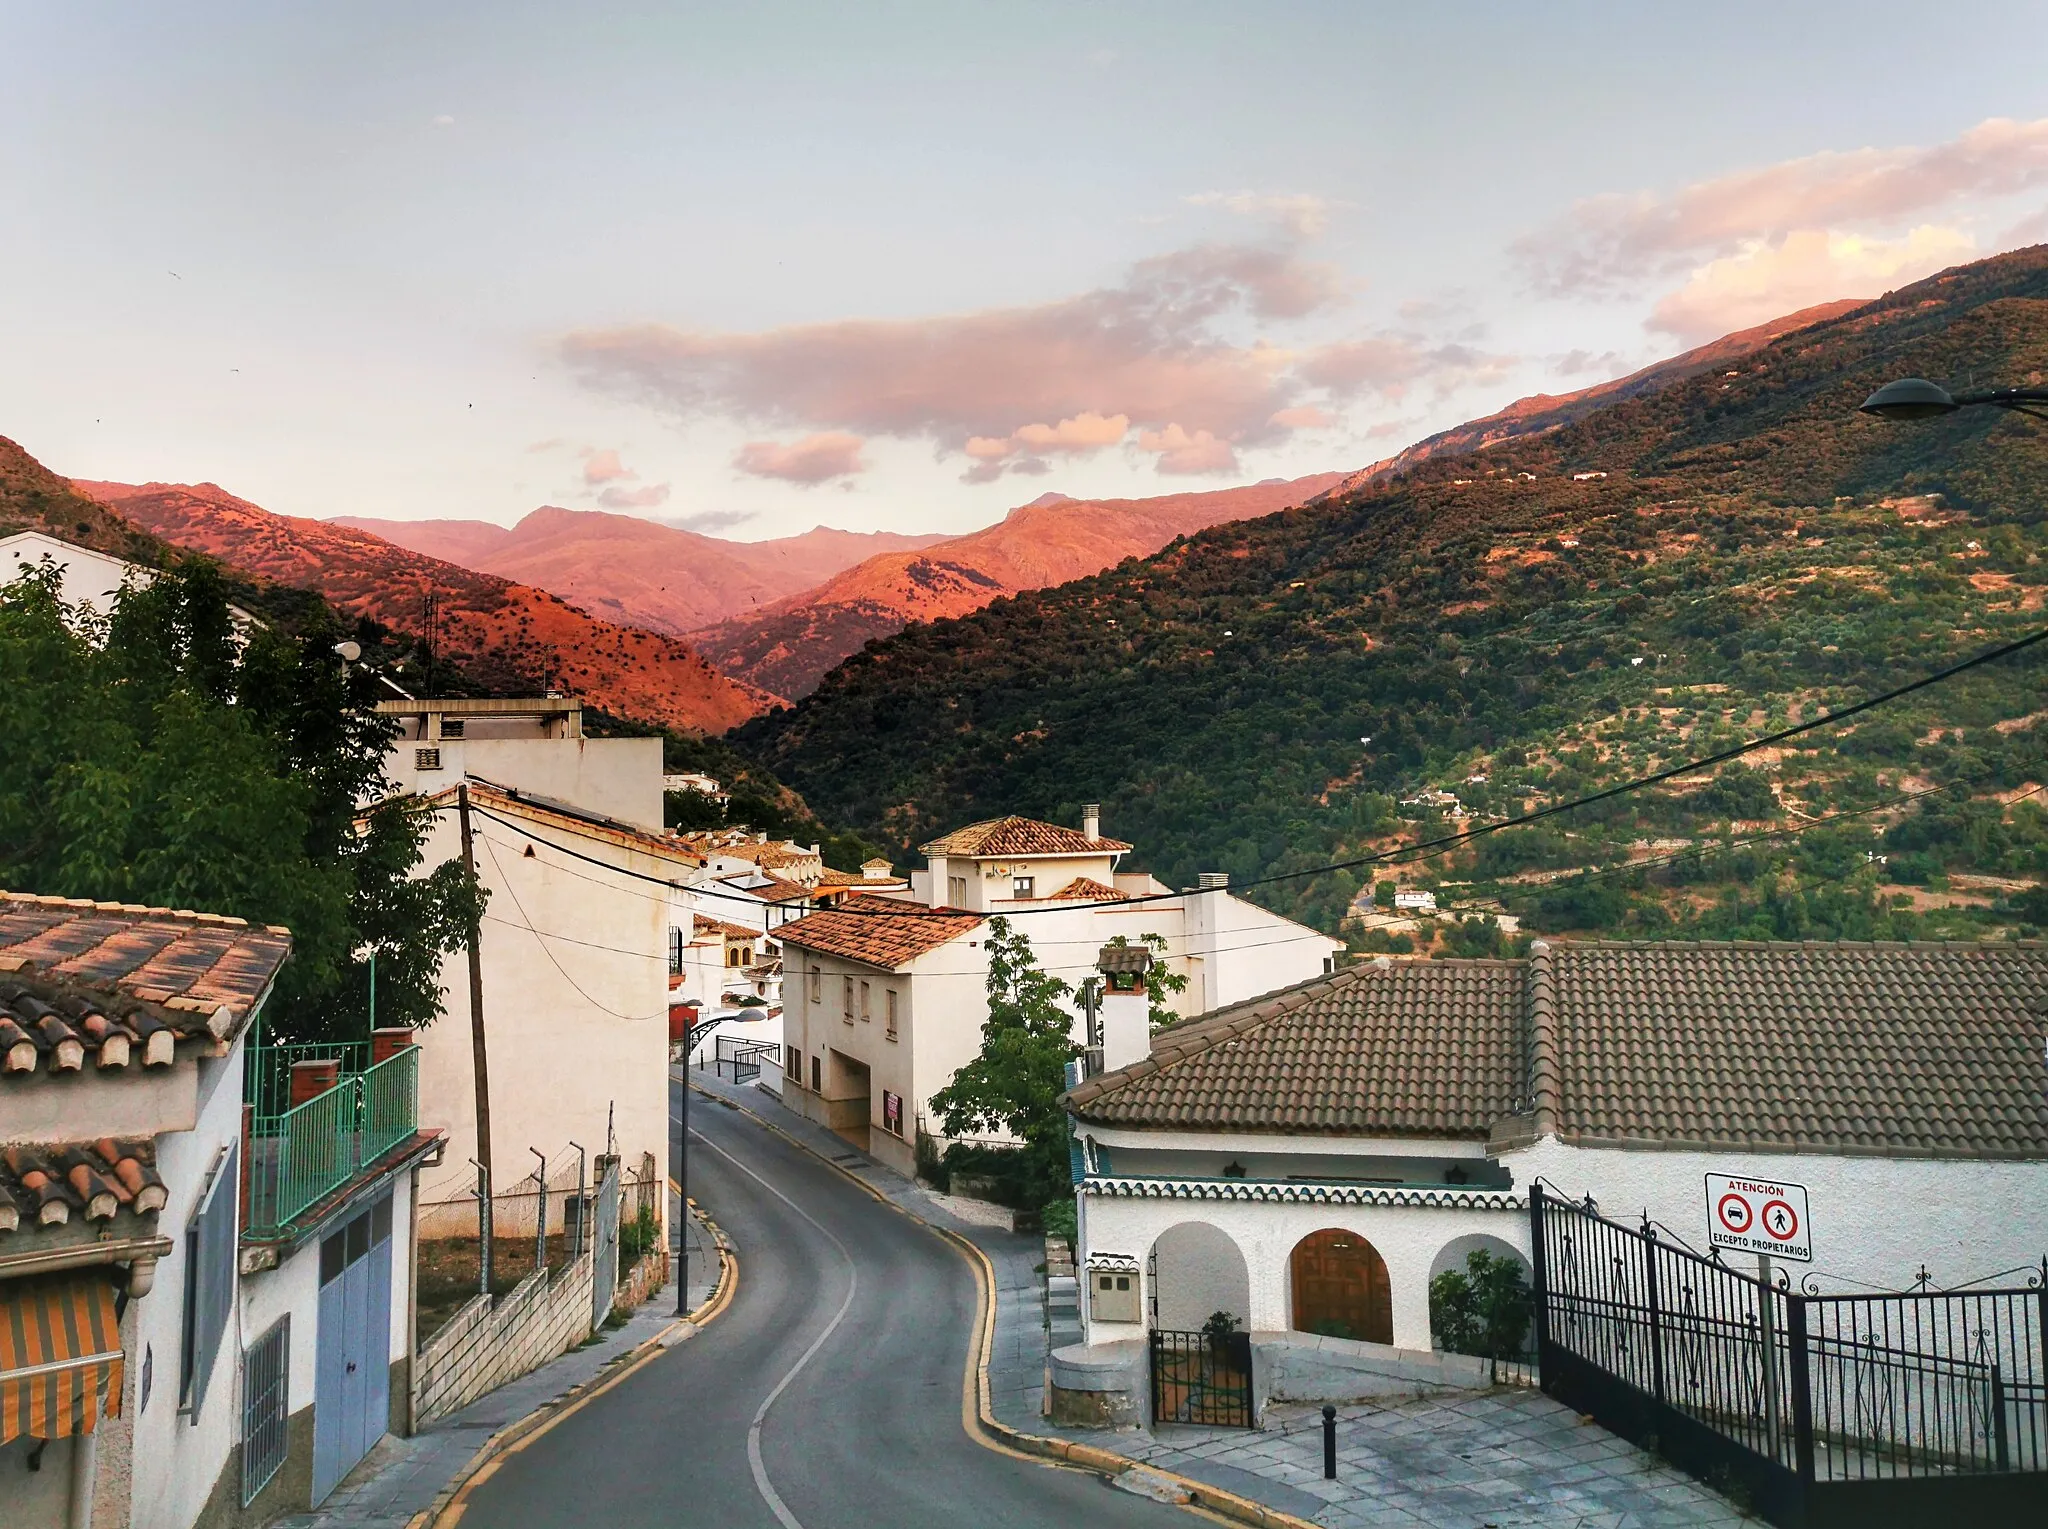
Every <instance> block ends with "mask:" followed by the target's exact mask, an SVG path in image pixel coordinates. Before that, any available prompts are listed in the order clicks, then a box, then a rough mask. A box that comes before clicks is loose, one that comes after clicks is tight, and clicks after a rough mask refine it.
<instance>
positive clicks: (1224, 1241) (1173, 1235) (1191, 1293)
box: [1146, 1221, 1251, 1332]
mask: <svg viewBox="0 0 2048 1529" xmlns="http://www.w3.org/2000/svg"><path fill="white" fill-rule="evenodd" d="M1152 1254H1153V1261H1154V1263H1155V1264H1156V1266H1157V1270H1158V1278H1157V1280H1156V1282H1155V1283H1156V1287H1157V1288H1156V1294H1157V1297H1158V1302H1159V1325H1160V1326H1161V1327H1162V1328H1167V1329H1170V1330H1178V1331H1181V1332H1191V1331H1194V1330H1195V1329H1198V1328H1200V1327H1201V1325H1202V1324H1203V1323H1204V1322H1206V1321H1208V1320H1209V1318H1210V1317H1211V1316H1213V1315H1214V1314H1215V1313H1217V1312H1219V1311H1227V1312H1229V1313H1230V1314H1231V1315H1232V1316H1234V1317H1236V1318H1237V1319H1238V1321H1239V1322H1240V1323H1242V1322H1243V1321H1244V1320H1245V1319H1246V1317H1247V1316H1248V1315H1249V1313H1250V1310H1251V1271H1250V1270H1249V1269H1248V1268H1247V1267H1246V1265H1245V1261H1244V1254H1243V1253H1241V1252H1240V1251H1239V1250H1238V1246H1237V1243H1236V1241H1235V1240H1234V1239H1232V1237H1231V1236H1230V1234H1229V1233H1227V1232H1225V1231H1224V1230H1223V1229H1222V1228H1221V1227H1219V1226H1214V1225H1212V1224H1210V1223H1209V1222H1206V1221H1181V1222H1177V1223H1175V1224H1174V1225H1172V1226H1170V1227H1168V1228H1167V1229H1166V1230H1165V1231H1163V1232H1161V1233H1160V1234H1159V1236H1158V1237H1157V1238H1156V1239H1155V1240H1154V1241H1153V1244H1152ZM1153 1293H1154V1292H1152V1291H1147V1292H1146V1294H1148V1295H1150V1294H1153Z"/></svg>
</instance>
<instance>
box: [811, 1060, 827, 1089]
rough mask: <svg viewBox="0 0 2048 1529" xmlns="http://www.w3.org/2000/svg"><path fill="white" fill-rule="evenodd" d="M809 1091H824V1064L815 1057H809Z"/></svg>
mask: <svg viewBox="0 0 2048 1529" xmlns="http://www.w3.org/2000/svg"><path fill="white" fill-rule="evenodd" d="M811 1092H812V1093H814V1094H822V1093H823V1092H825V1065H824V1063H823V1062H822V1061H820V1060H819V1059H818V1058H817V1057H812V1058H811Z"/></svg>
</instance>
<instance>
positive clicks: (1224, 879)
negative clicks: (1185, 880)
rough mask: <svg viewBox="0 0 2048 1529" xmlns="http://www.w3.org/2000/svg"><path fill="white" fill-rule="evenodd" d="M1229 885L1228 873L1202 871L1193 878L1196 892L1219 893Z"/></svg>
mask: <svg viewBox="0 0 2048 1529" xmlns="http://www.w3.org/2000/svg"><path fill="white" fill-rule="evenodd" d="M1229 885H1230V873H1229V872H1228V871H1204V872H1202V874H1201V875H1199V876H1197V877H1196V878H1195V890H1196V891H1198V892H1220V891H1222V890H1223V889H1224V888H1225V887H1227V886H1229Z"/></svg>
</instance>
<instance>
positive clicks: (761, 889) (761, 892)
mask: <svg viewBox="0 0 2048 1529" xmlns="http://www.w3.org/2000/svg"><path fill="white" fill-rule="evenodd" d="M764 874H765V873H764ZM739 890H740V891H742V892H745V893H747V894H748V895H749V896H752V897H758V898H760V899H761V901H762V902H764V903H786V902H794V901H795V900H796V899H798V898H801V897H809V896H810V895H811V889H810V888H809V887H807V886H804V885H803V884H802V883H801V882H795V881H784V880H783V879H782V878H781V877H780V876H769V877H768V879H767V880H766V881H765V882H763V883H762V884H761V885H760V886H758V887H741V888H740V889H739Z"/></svg>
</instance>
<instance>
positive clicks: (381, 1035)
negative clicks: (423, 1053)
mask: <svg viewBox="0 0 2048 1529" xmlns="http://www.w3.org/2000/svg"><path fill="white" fill-rule="evenodd" d="M412 1043H413V1033H412V1031H411V1030H409V1029H408V1028H406V1027H405V1026H403V1025H391V1026H387V1027H384V1028H381V1029H376V1030H372V1031H371V1032H370V1065H371V1066H373V1067H374V1066H375V1065H376V1064H377V1063H379V1062H388V1061H390V1060H391V1059H392V1058H393V1057H395V1056H397V1055H398V1053H399V1052H401V1051H403V1050H405V1048H406V1047H408V1046H410V1045H411V1044H412Z"/></svg>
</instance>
